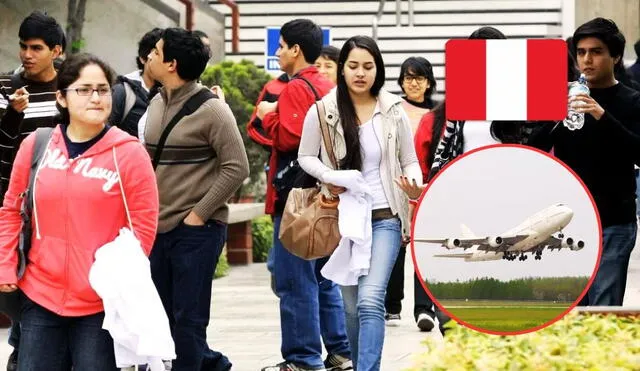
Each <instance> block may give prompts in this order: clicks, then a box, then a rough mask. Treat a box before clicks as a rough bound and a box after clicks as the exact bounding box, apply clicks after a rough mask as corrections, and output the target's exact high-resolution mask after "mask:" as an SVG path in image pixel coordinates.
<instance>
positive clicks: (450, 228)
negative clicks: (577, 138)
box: [414, 146, 599, 282]
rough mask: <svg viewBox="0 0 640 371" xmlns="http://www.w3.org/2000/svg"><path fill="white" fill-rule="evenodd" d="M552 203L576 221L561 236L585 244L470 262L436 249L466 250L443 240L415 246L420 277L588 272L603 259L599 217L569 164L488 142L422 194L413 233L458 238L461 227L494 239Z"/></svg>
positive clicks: (506, 276) (508, 276)
mask: <svg viewBox="0 0 640 371" xmlns="http://www.w3.org/2000/svg"><path fill="white" fill-rule="evenodd" d="M555 203H564V204H566V205H567V206H569V207H570V208H571V209H572V210H573V212H574V215H573V219H572V220H571V222H570V223H569V224H568V225H567V226H566V227H565V228H564V234H565V236H568V237H573V239H574V240H582V241H584V242H585V247H584V249H582V250H580V251H571V250H569V249H562V250H560V251H558V250H554V251H547V250H546V249H545V251H544V252H543V253H542V260H535V259H534V257H533V256H531V254H527V255H529V257H528V259H527V260H526V261H524V262H522V261H519V260H518V259H516V260H514V261H507V260H496V261H487V262H466V261H464V259H453V258H436V257H433V254H447V253H461V252H464V250H463V249H453V250H448V249H446V248H445V247H442V246H440V245H439V244H429V243H416V244H415V245H414V246H415V249H416V251H415V256H416V262H417V268H418V269H419V272H420V274H421V276H422V277H423V278H425V279H428V280H431V281H440V282H448V281H455V280H456V279H458V280H460V281H465V280H469V279H473V278H476V277H493V278H497V279H500V280H511V279H517V278H523V277H550V276H591V274H592V273H593V271H594V269H595V265H596V262H597V259H598V249H599V246H598V242H599V238H598V235H599V232H598V221H597V216H596V215H597V214H596V211H595V210H594V207H593V205H592V203H591V200H590V199H589V196H588V194H587V191H586V190H585V189H584V188H583V187H582V185H581V183H580V182H579V181H578V179H576V178H575V176H573V174H572V173H571V172H569V171H568V170H567V169H566V168H565V167H564V166H562V165H561V164H560V163H558V162H556V161H555V160H553V159H551V158H550V157H548V156H546V155H544V154H542V153H540V152H537V151H533V150H528V149H525V148H522V147H505V146H501V147H491V148H487V149H483V150H480V151H477V152H473V153H471V154H470V155H466V156H465V157H463V158H461V159H459V160H457V161H456V162H455V163H453V164H452V165H451V166H450V167H448V168H447V169H446V171H444V172H443V173H442V174H440V175H439V176H438V177H437V178H436V179H435V180H434V181H433V184H432V185H431V187H430V188H429V190H428V191H427V193H426V194H425V196H424V198H423V200H422V202H421V204H420V206H419V209H418V211H417V216H416V226H415V230H414V233H415V235H414V237H415V238H459V237H462V235H461V229H460V224H461V223H464V224H466V225H467V226H468V227H469V228H470V229H471V230H472V231H473V232H474V233H475V234H476V235H478V236H481V237H486V236H497V235H500V234H502V233H504V232H506V231H507V230H509V229H511V228H513V227H515V226H516V225H518V224H520V223H521V222H523V221H524V220H525V219H526V218H527V217H529V216H531V215H533V214H534V213H536V212H538V211H540V210H542V209H544V208H546V207H547V206H550V205H552V204H555Z"/></svg>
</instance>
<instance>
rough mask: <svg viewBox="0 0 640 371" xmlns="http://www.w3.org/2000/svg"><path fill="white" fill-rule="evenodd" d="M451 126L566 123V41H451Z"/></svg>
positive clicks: (448, 49) (447, 65) (447, 49)
mask: <svg viewBox="0 0 640 371" xmlns="http://www.w3.org/2000/svg"><path fill="white" fill-rule="evenodd" d="M445 85H446V87H445V88H446V101H447V107H446V110H447V112H446V116H447V119H449V120H483V121H493V120H516V121H521V120H562V119H564V118H565V117H566V115H567V99H568V98H567V45H566V43H565V42H564V40H558V39H532V40H524V39H522V40H449V41H448V42H447V44H446V46H445Z"/></svg>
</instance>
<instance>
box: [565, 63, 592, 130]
mask: <svg viewBox="0 0 640 371" xmlns="http://www.w3.org/2000/svg"><path fill="white" fill-rule="evenodd" d="M578 94H587V95H589V87H587V78H586V77H585V75H584V73H583V74H580V77H579V78H578V81H573V82H571V83H569V98H571V97H573V96H576V95H578ZM573 104H574V105H576V106H579V105H582V104H584V103H583V102H574V103H573ZM583 125H584V113H582V112H576V110H575V108H574V107H571V103H569V108H568V112H567V117H566V118H565V119H564V126H565V127H566V128H567V129H569V130H579V129H582V126H583Z"/></svg>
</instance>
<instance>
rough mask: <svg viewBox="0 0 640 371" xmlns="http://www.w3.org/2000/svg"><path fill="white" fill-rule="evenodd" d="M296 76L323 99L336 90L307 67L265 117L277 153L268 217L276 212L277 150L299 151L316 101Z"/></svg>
mask: <svg viewBox="0 0 640 371" xmlns="http://www.w3.org/2000/svg"><path fill="white" fill-rule="evenodd" d="M296 77H303V78H305V79H307V80H308V81H309V82H310V83H311V85H313V87H314V88H315V89H316V92H317V93H318V95H320V97H323V96H325V95H326V94H327V93H328V92H329V90H331V88H333V83H332V82H331V81H329V80H327V79H326V78H325V77H323V76H322V75H320V74H319V73H318V69H317V68H316V67H315V66H309V67H307V68H304V69H302V70H301V71H300V72H298V73H297V74H295V75H294V76H293V77H292V78H291V80H289V83H288V84H287V85H286V86H285V87H284V89H282V92H281V93H280V97H279V98H278V108H277V110H276V112H272V113H268V114H266V115H265V116H264V119H263V120H262V125H263V127H264V129H265V131H266V132H267V133H268V134H269V136H271V138H272V139H273V143H272V145H273V150H272V151H271V158H270V159H269V174H268V176H267V196H266V200H265V213H266V214H274V213H275V201H276V192H275V190H274V189H273V178H274V177H275V174H276V167H277V164H278V156H277V153H276V151H280V152H289V151H293V150H297V148H298V146H300V137H301V136H302V124H303V123H304V118H305V116H306V115H307V111H309V108H311V106H312V105H313V104H314V103H315V101H316V98H315V96H314V94H313V92H312V91H311V89H310V88H309V85H307V83H306V82H304V81H303V80H301V79H296Z"/></svg>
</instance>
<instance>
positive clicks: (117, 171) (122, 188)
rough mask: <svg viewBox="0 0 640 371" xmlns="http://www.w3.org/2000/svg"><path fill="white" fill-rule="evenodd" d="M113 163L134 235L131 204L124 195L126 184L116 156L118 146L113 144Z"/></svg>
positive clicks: (130, 227)
mask: <svg viewBox="0 0 640 371" xmlns="http://www.w3.org/2000/svg"><path fill="white" fill-rule="evenodd" d="M113 163H114V164H115V165H116V174H118V184H120V194H121V195H122V201H124V211H125V212H126V213H127V221H128V222H129V229H131V233H133V234H134V235H135V234H136V232H135V231H134V230H133V223H131V214H130V213H129V205H128V204H127V197H126V196H125V195H124V186H123V185H122V177H121V176H120V168H119V167H118V159H117V158H116V147H115V146H113Z"/></svg>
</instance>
